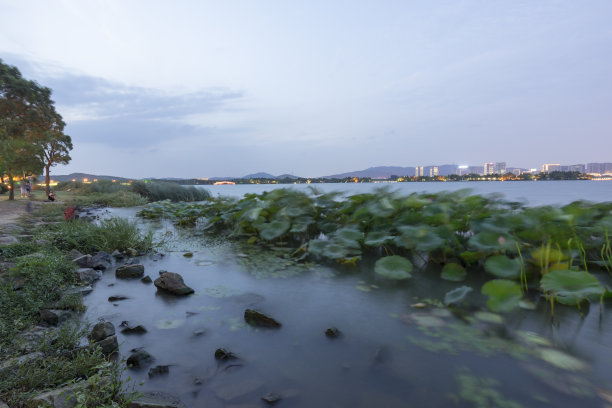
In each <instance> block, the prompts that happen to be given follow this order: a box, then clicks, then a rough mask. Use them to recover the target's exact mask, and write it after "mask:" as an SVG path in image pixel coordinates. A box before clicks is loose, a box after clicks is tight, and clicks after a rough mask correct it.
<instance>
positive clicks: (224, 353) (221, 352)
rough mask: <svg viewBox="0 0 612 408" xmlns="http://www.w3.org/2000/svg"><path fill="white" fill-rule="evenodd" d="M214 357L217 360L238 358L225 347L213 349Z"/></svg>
mask: <svg viewBox="0 0 612 408" xmlns="http://www.w3.org/2000/svg"><path fill="white" fill-rule="evenodd" d="M215 358H216V359H217V360H222V361H227V360H236V359H238V356H237V355H235V354H234V353H232V352H231V351H229V350H227V349H225V348H219V349H217V350H215Z"/></svg>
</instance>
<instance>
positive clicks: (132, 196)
mask: <svg viewBox="0 0 612 408" xmlns="http://www.w3.org/2000/svg"><path fill="white" fill-rule="evenodd" d="M75 201H76V203H77V204H78V205H83V206H88V205H93V204H102V205H107V206H109V207H136V206H139V205H145V204H146V203H147V200H146V198H144V197H141V196H140V195H138V194H136V193H133V192H131V191H126V190H122V191H116V192H114V193H90V194H88V195H85V196H78V197H75Z"/></svg>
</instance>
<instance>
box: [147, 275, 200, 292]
mask: <svg viewBox="0 0 612 408" xmlns="http://www.w3.org/2000/svg"><path fill="white" fill-rule="evenodd" d="M154 284H155V286H156V287H157V288H159V289H162V290H165V291H167V292H170V293H173V294H175V295H179V296H184V295H190V294H192V293H193V292H194V290H193V289H191V288H190V287H189V286H187V285H185V282H183V277H182V276H181V275H179V274H178V273H174V272H164V273H162V274H161V275H160V277H159V278H157V279H155V282H154Z"/></svg>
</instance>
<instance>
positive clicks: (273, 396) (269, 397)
mask: <svg viewBox="0 0 612 408" xmlns="http://www.w3.org/2000/svg"><path fill="white" fill-rule="evenodd" d="M261 399H262V400H264V402H265V403H266V404H268V405H274V404H276V403H277V402H279V401H280V400H281V399H282V397H281V396H280V395H279V394H277V393H275V392H269V393H267V394H266V395H264V396H263V397H261Z"/></svg>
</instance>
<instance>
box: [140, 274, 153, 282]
mask: <svg viewBox="0 0 612 408" xmlns="http://www.w3.org/2000/svg"><path fill="white" fill-rule="evenodd" d="M140 281H141V282H142V283H153V279H151V277H150V276H149V275H147V276H145V277H143V278H141V279H140Z"/></svg>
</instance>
